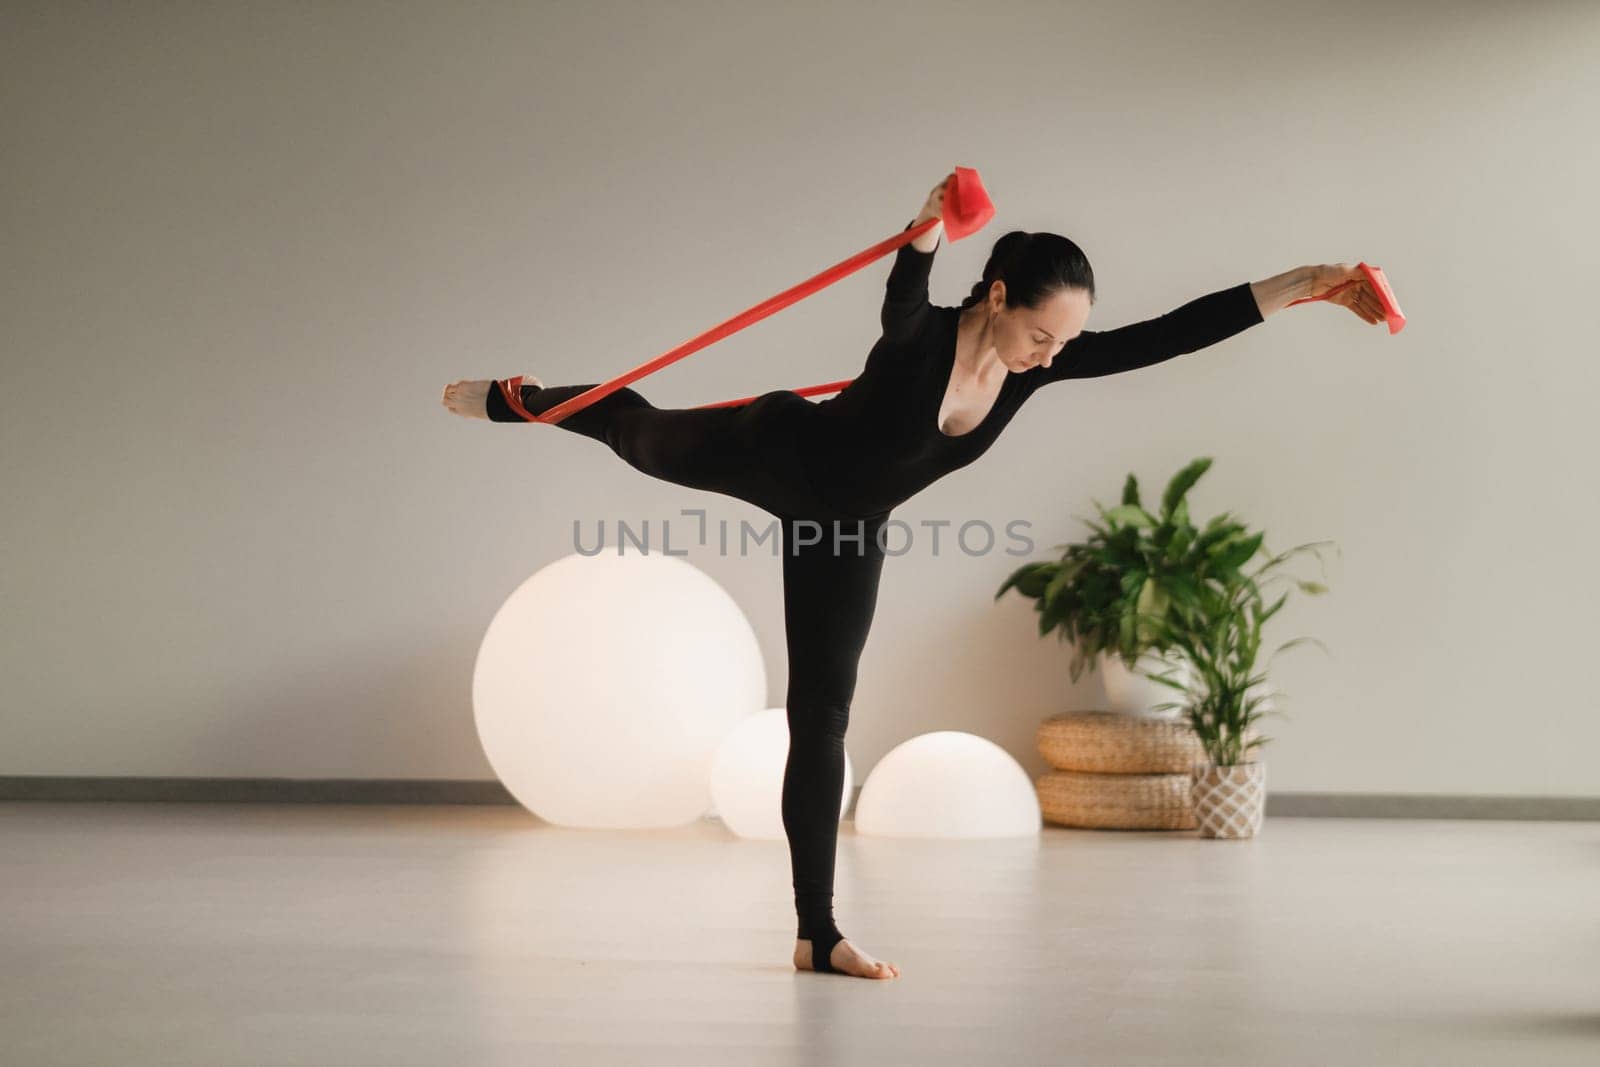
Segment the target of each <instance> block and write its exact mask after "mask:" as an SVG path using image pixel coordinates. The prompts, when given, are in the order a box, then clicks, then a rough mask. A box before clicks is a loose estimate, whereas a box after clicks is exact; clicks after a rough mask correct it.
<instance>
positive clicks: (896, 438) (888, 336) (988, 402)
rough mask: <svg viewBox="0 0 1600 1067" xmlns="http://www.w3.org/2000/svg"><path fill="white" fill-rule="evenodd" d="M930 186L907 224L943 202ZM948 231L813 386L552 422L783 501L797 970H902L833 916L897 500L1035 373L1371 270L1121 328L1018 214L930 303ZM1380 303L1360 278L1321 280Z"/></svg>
mask: <svg viewBox="0 0 1600 1067" xmlns="http://www.w3.org/2000/svg"><path fill="white" fill-rule="evenodd" d="M948 182H949V177H947V178H946V180H945V181H943V182H940V183H939V185H937V186H935V187H934V189H933V191H932V192H931V193H930V194H929V196H928V199H927V202H926V203H925V204H924V205H923V208H922V211H921V213H920V214H919V215H918V216H917V217H916V218H915V219H913V220H912V221H911V223H910V225H908V226H907V227H906V228H907V229H911V228H912V227H915V226H916V225H918V224H919V223H921V222H923V221H924V220H926V219H939V218H942V214H943V200H944V190H945V188H946V184H947V183H948ZM942 235H943V230H942V224H935V225H934V226H932V227H930V228H929V229H928V231H927V232H926V233H924V234H921V235H920V236H919V237H918V238H917V239H916V240H914V241H912V242H910V243H909V244H906V245H902V246H901V247H900V249H899V250H898V251H897V252H896V254H895V260H894V265H893V267H892V268H891V269H890V271H889V278H888V283H887V286H886V294H885V297H884V302H883V310H882V314H881V324H882V327H883V333H882V336H881V337H880V338H879V340H878V342H877V343H876V344H875V345H873V347H872V350H871V351H870V352H869V353H868V354H867V361H866V366H865V368H864V369H863V370H862V372H861V374H860V375H858V376H857V377H856V378H855V380H854V381H852V382H851V383H850V384H849V385H848V386H847V387H845V388H844V389H843V390H841V391H840V392H839V393H837V394H835V395H834V396H833V397H831V398H830V399H827V400H824V401H822V402H821V403H815V404H814V403H812V402H811V401H809V400H807V399H805V398H804V397H802V396H800V395H798V394H796V393H794V392H791V391H789V390H781V389H780V390H774V391H773V392H769V393H764V394H762V395H761V396H760V397H757V398H756V399H755V400H753V401H751V402H750V403H749V404H746V405H743V406H740V407H713V408H704V409H692V408H668V409H663V408H657V407H655V406H653V405H652V404H651V403H650V402H649V401H647V400H646V399H645V398H644V397H643V396H641V395H640V394H639V393H638V392H636V391H635V390H633V389H631V388H623V389H619V390H617V391H615V392H613V393H611V394H609V395H608V396H606V397H604V398H603V399H601V400H599V401H597V402H595V403H593V404H591V405H589V406H588V407H586V408H582V409H580V410H578V411H576V412H574V413H573V414H571V415H570V416H568V417H567V418H565V419H563V420H562V421H560V422H558V423H556V424H555V425H557V426H561V427H563V428H565V429H568V430H573V431H575V432H577V433H581V434H583V435H585V436H586V437H592V438H594V439H595V440H597V441H602V442H604V443H605V444H606V445H607V446H608V447H610V448H611V450H612V451H614V452H615V453H616V454H617V455H618V456H620V457H621V458H622V459H623V460H624V461H626V462H627V463H628V464H630V465H631V466H633V467H635V468H636V469H638V470H640V471H643V472H644V473H646V474H649V475H652V476H653V477H656V478H661V479H664V480H666V481H669V482H673V483H675V484H678V485H684V486H689V487H691V488H695V489H705V490H709V491H711V492H717V493H723V494H726V495H728V496H733V497H736V498H738V499H741V500H745V501H748V502H749V503H752V504H755V505H756V506H758V507H760V508H762V509H763V510H766V511H767V512H769V513H771V514H772V515H774V516H775V517H777V518H778V519H780V520H782V521H781V522H780V526H781V528H782V531H783V533H782V538H781V543H782V545H783V589H784V629H785V636H786V639H787V643H788V653H789V682H788V694H787V699H786V705H787V713H788V720H789V754H788V762H787V764H786V766H785V770H784V778H783V799H782V808H783V825H784V830H785V832H786V834H787V836H788V840H789V854H790V862H791V866H792V871H793V885H794V894H795V910H796V913H797V915H798V920H799V921H798V931H797V938H796V941H795V951H794V965H795V967H796V968H798V969H802V970H805V969H810V970H817V971H826V972H830V973H844V974H851V975H856V976H859V977H863V978H894V977H898V976H899V974H900V969H899V968H898V967H897V966H895V965H894V964H893V963H889V962H886V961H881V960H877V959H874V958H873V957H872V956H870V955H868V954H867V953H865V952H863V951H861V950H860V949H858V948H856V947H855V946H854V945H853V944H851V943H850V942H849V941H848V940H846V939H845V938H844V936H843V935H842V934H841V933H840V932H839V929H838V927H837V926H836V925H835V922H834V917H833V875H834V853H835V848H836V845H837V839H838V829H839V827H838V815H839V801H840V793H841V791H842V789H843V787H844V735H845V728H846V726H847V724H848V722H849V710H850V700H851V696H852V694H853V693H854V690H855V683H856V668H857V664H858V663H859V661H860V657H861V652H862V649H863V648H864V647H865V644H866V640H867V633H868V630H869V628H870V626H871V623H872V615H873V609H874V606H875V604H876V601H877V592H878V577H879V573H880V571H881V568H882V565H883V558H884V553H883V544H882V543H880V541H879V531H880V530H881V529H882V527H883V523H884V521H885V520H886V519H887V518H888V516H889V513H890V511H891V509H893V508H894V507H895V506H896V505H898V504H899V503H901V502H902V501H904V500H906V499H908V498H909V497H911V496H913V495H915V494H916V493H917V492H918V491H920V490H921V489H923V488H924V487H926V486H927V485H928V484H930V483H932V482H933V481H935V480H937V479H938V478H940V477H942V476H943V475H945V474H948V473H949V472H951V471H953V470H956V469H957V468H959V467H963V466H966V465H967V464H969V463H971V462H972V461H973V460H975V459H977V458H978V457H979V456H981V455H982V454H983V453H984V452H985V451H986V450H987V449H988V448H989V446H990V445H991V444H993V443H994V441H995V439H996V438H997V437H998V436H999V434H1000V432H1001V430H1003V429H1004V428H1005V426H1006V424H1007V423H1009V422H1010V421H1011V419H1012V417H1013V416H1015V415H1016V413H1017V410H1018V409H1019V408H1020V407H1021V406H1022V404H1023V403H1024V402H1025V401H1026V400H1027V399H1028V397H1030V396H1032V395H1033V393H1034V391H1035V390H1037V389H1038V388H1039V387H1040V386H1042V385H1045V384H1047V383H1049V382H1054V381H1058V380H1060V379H1063V378H1090V377H1100V376H1103V375H1107V374H1118V373H1121V372H1123V371H1129V370H1133V369H1135V368H1138V367H1146V366H1149V365H1151V364H1153V363H1160V362H1162V361H1164V360H1168V359H1171V358H1173V357H1174V356H1178V355H1181V354H1183V353H1187V352H1193V351H1195V350H1197V349H1200V348H1204V347H1206V346H1208V345H1213V344H1216V343H1217V342H1218V341H1222V340H1224V339H1226V338H1228V337H1231V336H1233V335H1234V334H1236V333H1238V332H1240V331H1241V330H1243V329H1245V328H1246V327H1248V326H1252V325H1254V324H1256V323H1258V322H1261V321H1263V320H1264V319H1265V317H1266V316H1267V315H1270V314H1272V313H1273V312H1274V311H1277V310H1279V309H1280V308H1283V307H1284V306H1286V305H1287V304H1288V303H1290V302H1291V301H1293V300H1296V299H1299V298H1301V297H1318V296H1322V295H1324V294H1326V293H1328V292H1329V291H1330V290H1332V289H1334V288H1336V287H1337V286H1339V285H1341V284H1343V283H1344V282H1346V281H1349V280H1351V279H1357V280H1361V279H1364V275H1362V274H1361V271H1360V269H1359V268H1358V267H1356V266H1355V265H1353V264H1347V263H1339V264H1334V265H1324V266H1306V267H1297V268H1295V269H1294V270H1290V271H1285V272H1284V273H1282V274H1277V275H1274V276H1273V277H1270V278H1267V279H1265V280H1264V281H1259V282H1248V283H1240V284H1239V285H1236V286H1233V287H1231V288H1227V289H1222V290H1219V291H1217V292H1214V293H1211V294H1209V295H1207V296H1202V297H1200V298H1199V299H1197V300H1193V301H1190V302H1189V303H1187V304H1184V305H1183V306H1182V307H1180V308H1177V309H1176V310H1174V311H1171V312H1168V313H1167V314H1165V315H1162V316H1160V317H1159V318H1155V319H1149V320H1146V321H1144V322H1137V323H1133V324H1132V325H1128V326H1123V327H1121V328H1119V329H1116V330H1110V331H1106V332H1096V331H1092V330H1085V329H1084V328H1083V327H1084V322H1085V321H1086V320H1087V319H1088V317H1089V309H1090V307H1091V306H1092V304H1093V303H1094V275H1093V272H1092V271H1091V270H1090V268H1089V261H1088V260H1087V259H1086V258H1085V257H1084V254H1083V252H1082V251H1081V250H1080V249H1079V248H1078V246H1077V245H1076V244H1074V243H1073V242H1072V241H1069V240H1068V239H1067V238H1065V237H1061V236H1059V235H1057V234H1053V233H1026V232H1023V231H1013V232H1011V233H1007V234H1006V235H1005V236H1003V237H1001V238H1000V239H999V240H998V241H996V242H995V245H994V249H993V251H992V252H991V253H990V256H989V261H988V263H987V264H985V266H984V268H983V278H982V279H981V280H980V281H979V282H978V283H977V284H975V285H974V286H973V287H972V292H971V294H970V295H968V297H967V298H966V299H965V300H964V301H962V303H961V306H960V307H955V308H949V307H937V306H934V305H932V304H930V303H929V302H928V273H929V270H930V268H931V267H932V264H933V255H934V252H935V251H937V249H938V242H939V239H940V238H941V237H942ZM1330 299H1331V300H1333V301H1334V302H1337V303H1339V304H1342V305H1344V306H1345V307H1348V308H1350V310H1351V311H1353V312H1355V313H1356V314H1357V315H1360V316H1361V317H1362V318H1363V319H1364V320H1365V321H1367V322H1368V323H1377V322H1382V321H1383V312H1382V309H1381V306H1380V305H1379V303H1378V301H1377V298H1376V296H1375V295H1374V294H1373V293H1372V291H1371V289H1370V287H1369V286H1368V285H1367V284H1365V282H1364V281H1363V284H1361V285H1353V286H1350V287H1348V288H1346V289H1344V290H1343V291H1341V292H1339V293H1337V294H1335V295H1334V296H1332V297H1331V298H1330ZM593 385H594V383H590V384H587V385H567V386H559V387H557V386H551V387H545V386H543V385H542V383H540V382H539V381H538V379H536V378H525V379H524V382H523V383H522V385H521V389H520V396H519V398H518V399H520V401H521V404H522V406H523V407H524V409H525V410H527V411H528V412H529V413H530V414H533V415H537V414H539V413H540V412H542V411H545V410H548V409H549V408H550V407H552V406H554V405H555V404H558V403H560V402H562V401H564V400H566V399H568V398H570V397H573V396H576V395H578V394H580V393H583V392H585V391H587V390H588V389H591V388H593ZM509 388H510V379H506V380H501V381H495V380H481V381H460V382H456V383H455V384H453V385H450V386H447V387H446V388H445V391H444V397H443V403H444V405H445V406H446V407H447V408H449V409H450V410H451V411H453V412H455V413H456V414H459V415H465V416H469V417H474V418H487V419H490V420H492V421H495V422H520V421H523V419H522V417H521V416H520V415H518V414H517V413H516V412H515V410H514V409H513V408H512V406H511V405H510V403H508V400H507V391H508V390H509Z"/></svg>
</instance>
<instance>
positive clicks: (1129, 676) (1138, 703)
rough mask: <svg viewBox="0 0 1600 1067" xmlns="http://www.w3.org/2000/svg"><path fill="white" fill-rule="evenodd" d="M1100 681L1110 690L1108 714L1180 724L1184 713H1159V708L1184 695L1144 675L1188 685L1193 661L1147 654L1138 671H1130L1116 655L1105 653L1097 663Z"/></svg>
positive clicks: (1171, 654) (1177, 710)
mask: <svg viewBox="0 0 1600 1067" xmlns="http://www.w3.org/2000/svg"><path fill="white" fill-rule="evenodd" d="M1096 666H1098V667H1099V668H1100V678H1101V680H1102V681H1103V682H1104V683H1105V687H1106V710H1107V711H1114V712H1116V713H1117V714H1119V715H1133V716H1136V717H1138V718H1141V719H1160V720H1162V721H1169V722H1170V721H1176V720H1178V719H1180V718H1182V717H1183V709H1182V708H1181V707H1180V708H1168V709H1166V710H1165V711H1157V710H1155V707H1156V705H1157V704H1165V703H1168V702H1169V701H1181V700H1183V699H1184V696H1183V693H1181V692H1179V691H1178V690H1176V689H1173V688H1172V687H1171V686H1167V685H1162V684H1161V683H1160V682H1154V681H1151V680H1150V679H1149V678H1146V677H1145V676H1144V674H1143V673H1142V672H1144V671H1150V672H1152V673H1155V674H1162V673H1169V672H1170V677H1171V678H1172V680H1173V681H1175V682H1177V683H1179V684H1180V685H1186V684H1187V683H1188V680H1189V677H1190V674H1189V672H1190V667H1189V660H1188V658H1187V657H1186V656H1184V655H1183V653H1182V652H1179V651H1176V650H1174V651H1172V652H1168V653H1165V654H1162V653H1157V652H1155V651H1153V650H1147V651H1145V653H1144V654H1143V655H1142V656H1140V657H1139V663H1138V667H1137V669H1136V670H1129V669H1128V667H1127V666H1126V665H1125V664H1124V663H1123V662H1122V657H1121V656H1119V655H1117V654H1116V653H1115V652H1106V651H1104V650H1102V651H1101V652H1100V655H1099V658H1098V659H1097V661H1096Z"/></svg>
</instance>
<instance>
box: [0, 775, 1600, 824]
mask: <svg viewBox="0 0 1600 1067" xmlns="http://www.w3.org/2000/svg"><path fill="white" fill-rule="evenodd" d="M858 791H859V789H858ZM4 801H53V802H61V801H99V802H106V801H126V802H137V803H149V802H162V801H167V802H174V803H194V804H516V803H517V800H516V798H515V797H513V796H512V795H511V794H510V793H509V792H508V791H507V790H506V788H505V786H503V785H502V784H500V783H499V782H498V781H494V780H492V779H491V780H480V779H466V778H461V779H455V778H106V777H66V776H48V775H4V776H0V802H4ZM854 807H855V803H854V798H852V799H851V809H852V810H853V809H854ZM1267 814H1268V815H1269V816H1270V815H1278V816H1289V817H1302V818H1339V819H1525V820H1532V821H1551V820H1559V821H1569V820H1579V821H1587V820H1600V797H1571V796H1567V797H1562V796H1492V795H1477V794H1449V793H1311V792H1275V791H1270V790H1269V791H1268V793H1267Z"/></svg>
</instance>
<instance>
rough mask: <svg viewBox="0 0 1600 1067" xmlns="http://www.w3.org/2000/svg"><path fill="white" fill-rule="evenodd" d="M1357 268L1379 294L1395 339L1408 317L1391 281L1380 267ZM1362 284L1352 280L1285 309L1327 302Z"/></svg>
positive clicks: (1303, 298) (1288, 304)
mask: <svg viewBox="0 0 1600 1067" xmlns="http://www.w3.org/2000/svg"><path fill="white" fill-rule="evenodd" d="M1356 266H1358V267H1360V268H1361V270H1362V273H1364V274H1365V275H1366V276H1367V278H1366V280H1367V282H1368V283H1370V284H1371V286H1372V291H1373V292H1374V293H1376V294H1377V297H1378V303H1380V304H1382V305H1383V318H1384V321H1385V322H1387V323H1388V324H1389V336H1390V337H1393V336H1394V335H1395V334H1397V333H1399V332H1400V331H1401V330H1403V329H1405V325H1406V316H1405V313H1404V312H1402V311H1401V310H1400V302H1399V301H1398V300H1396V299H1395V298H1394V290H1393V289H1391V288H1389V279H1387V278H1385V277H1384V276H1383V270H1382V269H1381V268H1379V267H1374V266H1372V265H1371V264H1368V263H1358V264H1356ZM1360 284H1361V279H1360V278H1351V279H1350V280H1349V281H1347V282H1345V283H1344V284H1343V285H1336V286H1334V287H1333V288H1332V289H1329V290H1328V291H1327V292H1326V293H1323V294H1322V295H1321V296H1307V297H1301V298H1300V299H1299V300H1291V301H1289V303H1287V304H1285V305H1284V307H1294V306H1295V305H1296V304H1305V303H1309V302H1310V301H1313V300H1327V299H1328V298H1329V297H1331V296H1333V294H1334V293H1342V292H1344V291H1345V290H1346V289H1348V288H1350V287H1351V286H1352V285H1360Z"/></svg>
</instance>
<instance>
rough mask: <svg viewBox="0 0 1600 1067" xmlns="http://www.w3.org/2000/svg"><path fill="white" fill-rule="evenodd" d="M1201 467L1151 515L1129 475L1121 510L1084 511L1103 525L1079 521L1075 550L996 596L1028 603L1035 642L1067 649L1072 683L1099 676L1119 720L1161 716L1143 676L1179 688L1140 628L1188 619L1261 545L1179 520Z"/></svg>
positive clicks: (1178, 477) (1169, 664) (1223, 519)
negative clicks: (1010, 594)
mask: <svg viewBox="0 0 1600 1067" xmlns="http://www.w3.org/2000/svg"><path fill="white" fill-rule="evenodd" d="M1210 467H1211V459H1210V458H1209V457H1201V458H1199V459H1195V460H1192V461H1191V462H1190V463H1189V464H1188V465H1187V466H1185V467H1184V468H1183V469H1182V470H1180V471H1179V472H1178V473H1177V474H1175V475H1174V476H1173V477H1172V479H1171V481H1169V482H1168V483H1167V487H1166V491H1165V492H1164V493H1163V494H1162V497H1161V507H1160V510H1159V512H1157V513H1155V514H1152V513H1151V512H1150V511H1148V510H1146V509H1145V507H1144V506H1143V504H1142V503H1141V502H1140V500H1139V483H1138V480H1137V479H1136V478H1135V477H1134V476H1133V475H1132V474H1129V475H1128V477H1127V480H1126V481H1125V482H1124V483H1123V487H1122V502H1121V504H1119V505H1118V506H1117V507H1114V508H1109V509H1108V508H1106V507H1104V506H1102V505H1101V504H1100V502H1099V501H1095V502H1094V506H1095V508H1096V509H1097V510H1098V511H1099V513H1100V517H1101V519H1102V520H1104V521H1103V523H1096V522H1092V521H1089V522H1087V525H1088V526H1089V528H1090V530H1091V531H1092V533H1091V535H1090V536H1089V537H1088V538H1086V539H1085V540H1083V541H1079V542H1075V543H1070V544H1058V545H1056V546H1054V547H1056V548H1058V549H1064V551H1063V552H1062V555H1061V558H1060V559H1058V560H1046V561H1042V562H1035V563H1028V564H1024V565H1023V566H1021V567H1019V568H1018V569H1017V570H1016V571H1015V572H1013V573H1012V574H1011V575H1010V576H1009V577H1008V578H1007V579H1006V580H1005V582H1004V583H1002V584H1001V586H1000V588H999V590H997V591H996V592H995V599H996V600H998V599H1000V597H1001V596H1003V595H1004V594H1005V593H1006V591H1007V590H1009V589H1013V588H1014V589H1016V590H1017V591H1018V592H1020V593H1021V594H1022V595H1024V596H1029V597H1033V598H1034V601H1035V603H1034V609H1035V610H1036V611H1038V612H1039V636H1041V637H1043V636H1044V635H1045V634H1048V633H1049V632H1050V631H1051V630H1055V631H1056V633H1057V636H1058V637H1059V639H1061V640H1063V641H1071V642H1073V643H1074V645H1075V646H1076V651H1075V652H1074V655H1073V658H1072V662H1071V664H1070V665H1069V670H1070V672H1071V676H1072V680H1073V681H1074V682H1076V681H1077V680H1078V678H1079V676H1080V675H1081V674H1082V673H1083V672H1084V670H1085V669H1086V668H1088V667H1091V666H1092V665H1094V664H1095V663H1097V662H1098V664H1099V665H1100V666H1101V668H1102V672H1101V673H1102V677H1103V680H1104V681H1105V686H1106V695H1107V696H1108V697H1109V699H1110V702H1111V709H1110V710H1114V711H1120V712H1123V713H1124V714H1132V715H1147V716H1155V717H1175V716H1168V715H1167V714H1166V713H1164V712H1163V711H1161V710H1160V709H1161V708H1164V707H1167V706H1168V705H1164V704H1160V703H1159V702H1160V701H1161V699H1162V698H1163V697H1165V696H1167V695H1169V694H1168V693H1167V692H1166V690H1164V689H1163V688H1161V687H1160V686H1159V685H1156V684H1154V683H1151V682H1147V681H1145V679H1146V678H1149V677H1150V676H1151V675H1150V670H1157V671H1161V672H1164V673H1166V674H1167V675H1168V676H1169V677H1170V676H1174V675H1175V676H1177V677H1179V678H1180V679H1181V677H1182V676H1183V674H1184V672H1185V671H1186V670H1187V669H1188V665H1187V663H1186V662H1185V661H1184V660H1183V658H1182V657H1181V655H1179V654H1177V651H1176V649H1175V647H1174V646H1173V645H1172V643H1171V642H1170V641H1168V640H1166V639H1165V638H1163V636H1162V634H1161V631H1160V630H1159V629H1158V628H1156V627H1155V626H1154V625H1152V624H1151V623H1150V622H1148V621H1146V620H1162V619H1168V618H1171V619H1180V618H1183V617H1185V616H1187V615H1191V614H1193V612H1194V611H1196V610H1197V609H1198V606H1199V597H1200V596H1201V593H1202V590H1204V589H1205V588H1206V587H1207V586H1208V585H1213V584H1215V583H1218V582H1220V581H1225V580H1227V579H1228V578H1230V577H1231V576H1233V575H1235V574H1237V572H1238V568H1239V567H1241V566H1243V565H1244V563H1245V562H1246V561H1247V560H1249V559H1250V558H1251V557H1252V556H1254V555H1255V554H1256V551H1257V550H1258V549H1259V548H1260V546H1261V540H1262V535H1261V534H1254V535H1252V534H1251V533H1250V532H1249V531H1248V530H1246V529H1245V527H1244V526H1242V525H1241V524H1239V523H1237V522H1235V521H1233V519H1232V517H1231V516H1230V515H1229V514H1228V513H1227V512H1223V513H1222V514H1221V515H1218V516H1217V517H1216V518H1213V519H1212V520H1210V521H1209V522H1208V523H1206V525H1205V527H1204V528H1196V527H1195V525H1194V523H1193V522H1191V521H1190V519H1189V504H1188V500H1187V499H1186V497H1187V495H1188V492H1189V490H1190V489H1191V488H1193V487H1194V484H1195V483H1196V482H1197V481H1199V480H1200V477H1201V476H1202V475H1203V474H1205V472H1206V471H1207V470H1209V469H1210Z"/></svg>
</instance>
